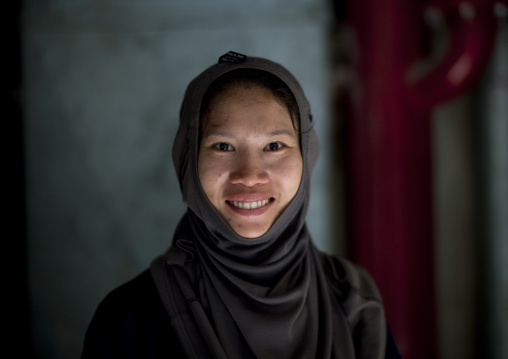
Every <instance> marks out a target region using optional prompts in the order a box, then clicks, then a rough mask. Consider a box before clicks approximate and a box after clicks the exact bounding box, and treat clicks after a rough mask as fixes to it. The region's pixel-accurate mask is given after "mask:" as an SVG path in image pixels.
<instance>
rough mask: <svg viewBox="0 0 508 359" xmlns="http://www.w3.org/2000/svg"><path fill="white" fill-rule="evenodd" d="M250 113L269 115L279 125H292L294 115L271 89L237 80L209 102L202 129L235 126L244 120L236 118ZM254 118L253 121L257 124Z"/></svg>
mask: <svg viewBox="0 0 508 359" xmlns="http://www.w3.org/2000/svg"><path fill="white" fill-rule="evenodd" d="M246 117H249V118H250V120H251V122H247V123H245V124H249V125H252V124H253V123H252V121H255V122H257V120H259V121H261V122H262V120H263V117H269V118H270V119H271V120H272V122H277V123H278V124H279V125H281V124H286V125H287V126H289V127H294V126H293V119H292V116H291V113H290V111H289V109H288V108H287V105H286V104H285V103H284V102H283V101H281V100H280V99H279V98H277V97H276V96H275V95H274V94H273V93H272V91H271V90H269V89H266V88H264V87H261V86H256V85H248V84H247V85H245V84H235V85H233V86H231V87H228V88H226V89H224V90H223V91H221V92H219V93H217V94H216V95H215V96H214V97H213V98H212V99H210V101H209V102H208V106H207V109H206V111H205V112H204V113H202V116H201V121H200V122H201V126H200V127H201V131H202V132H204V131H206V130H207V128H209V127H217V126H234V125H239V124H243V123H242V122H241V121H231V120H234V119H240V118H246ZM255 122H254V124H255Z"/></svg>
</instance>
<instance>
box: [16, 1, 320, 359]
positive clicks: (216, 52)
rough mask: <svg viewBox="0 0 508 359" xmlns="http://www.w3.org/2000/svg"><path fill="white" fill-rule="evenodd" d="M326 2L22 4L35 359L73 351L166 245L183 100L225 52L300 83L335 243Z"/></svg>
mask: <svg viewBox="0 0 508 359" xmlns="http://www.w3.org/2000/svg"><path fill="white" fill-rule="evenodd" d="M325 3H326V2H325V1H324V0H323V1H315V0H300V1H294V0H291V1H289V0H282V1H257V2H253V1H232V0H230V1H226V0H222V1H213V2H210V1H204V0H194V1H189V0H187V1H134V0H130V1H121V2H120V1H113V0H110V1H85V0H81V1H78V0H76V1H69V0H65V1H64V0H60V1H44V2H43V1H36V0H27V1H25V3H24V11H23V18H22V34H23V60H24V62H23V68H24V90H25V93H24V117H25V118H24V121H25V128H26V154H27V158H26V169H27V197H28V240H29V263H30V268H29V271H30V290H31V302H32V316H33V334H34V347H35V351H36V357H41V358H42V357H44V358H72V357H78V356H79V353H80V350H81V344H82V340H83V336H84V333H85V329H86V327H87V325H88V323H89V321H90V319H91V317H92V315H93V313H94V311H95V308H96V307H97V304H98V303H99V301H100V300H101V299H102V298H103V297H104V296H105V294H106V293H107V292H109V291H110V290H111V289H113V288H114V287H116V286H118V285H119V284H121V283H123V282H124V281H126V280H127V279H130V278H131V277H132V276H134V275H136V274H137V273H139V272H140V271H141V270H143V269H144V268H146V267H147V266H148V265H149V263H150V261H151V259H152V258H154V257H155V256H156V255H157V254H159V253H161V252H162V251H164V250H165V248H166V247H167V246H168V245H169V243H170V240H171V236H172V233H173V230H174V228H175V225H176V223H177V221H178V220H179V219H180V217H181V215H182V213H183V212H184V210H185V208H184V206H183V205H182V203H181V196H180V192H179V188H178V184H177V180H176V176H175V174H174V170H173V167H172V162H171V146H172V141H173V137H174V134H175V131H176V128H177V123H178V111H179V107H180V102H181V100H182V97H183V92H184V90H185V87H186V86H187V84H188V82H189V81H190V80H191V79H192V78H193V77H194V76H196V75H197V74H198V73H199V72H200V71H202V70H203V69H204V68H205V67H207V66H209V65H211V64H212V63H214V62H215V61H217V58H218V57H219V56H220V55H221V54H223V53H225V52H227V51H228V50H234V51H238V52H241V53H244V54H247V55H253V56H262V57H267V58H270V59H272V60H275V61H277V62H280V63H282V64H284V65H285V66H287V67H288V69H289V70H290V71H292V72H293V73H294V74H295V76H296V77H297V78H298V79H299V80H300V81H301V83H302V86H303V87H304V90H305V91H306V93H307V95H308V97H309V100H310V102H311V104H312V107H313V110H314V117H315V119H316V120H317V124H316V128H317V130H318V133H319V134H320V136H321V138H322V144H323V154H322V157H321V160H320V162H319V164H318V167H317V169H316V176H315V177H314V183H313V202H312V207H311V210H310V215H309V221H308V222H309V227H310V230H311V232H312V233H313V235H314V238H316V241H317V243H318V245H319V247H321V248H324V249H327V248H329V247H330V244H329V243H328V238H329V233H328V230H327V228H328V223H329V221H328V220H327V219H328V215H327V214H328V209H329V208H328V206H329V205H330V204H329V203H328V202H327V201H326V200H327V196H326V186H327V184H328V182H327V181H328V176H326V162H327V155H326V153H327V147H328V146H329V143H328V141H327V138H326V134H327V133H328V131H327V126H328V124H327V123H328V122H327V121H328V113H327V108H328V102H327V101H328V97H327V90H328V84H327V73H328V72H327V71H328V70H327V60H326V59H327V55H326V49H325V48H326V31H327V21H328V20H327V19H328V18H327V15H326V14H327V11H326V6H325V5H326V4H325Z"/></svg>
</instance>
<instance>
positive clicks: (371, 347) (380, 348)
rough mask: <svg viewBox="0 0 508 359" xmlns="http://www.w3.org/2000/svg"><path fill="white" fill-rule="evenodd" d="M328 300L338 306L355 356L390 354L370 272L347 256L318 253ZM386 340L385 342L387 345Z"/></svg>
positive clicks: (379, 305)
mask: <svg viewBox="0 0 508 359" xmlns="http://www.w3.org/2000/svg"><path fill="white" fill-rule="evenodd" d="M319 255H320V259H321V264H322V267H323V271H324V272H325V274H326V276H327V277H328V280H329V283H330V287H331V293H332V301H333V302H334V303H335V305H337V306H339V307H340V308H341V309H342V312H343V314H344V316H345V318H346V320H347V322H348V325H349V328H350V330H351V335H352V339H353V343H354V345H355V352H356V353H357V354H358V357H365V358H389V357H390V358H391V357H392V356H390V355H388V354H387V353H388V351H387V349H388V348H391V346H390V338H391V336H390V334H389V332H388V331H387V329H388V328H387V325H386V318H385V312H384V308H383V302H382V299H381V295H380V293H379V290H378V288H377V286H376V283H375V282H374V280H373V279H372V277H371V276H370V274H369V273H368V272H367V271H366V270H365V269H364V268H362V267H361V266H358V265H356V264H353V263H352V262H350V261H349V260H347V259H344V258H339V257H335V256H332V255H329V254H326V253H322V252H320V253H319ZM387 344H388V345H387Z"/></svg>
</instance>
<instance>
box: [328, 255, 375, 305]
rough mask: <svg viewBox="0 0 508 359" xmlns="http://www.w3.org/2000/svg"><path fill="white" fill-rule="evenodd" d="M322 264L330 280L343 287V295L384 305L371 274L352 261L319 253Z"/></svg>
mask: <svg viewBox="0 0 508 359" xmlns="http://www.w3.org/2000/svg"><path fill="white" fill-rule="evenodd" d="M319 256H320V259H321V264H322V266H323V270H324V271H325V273H326V275H327V276H328V278H329V279H330V280H331V281H332V282H334V283H335V284H337V285H339V286H341V287H342V288H341V289H342V292H345V291H347V293H342V294H343V295H350V294H351V295H355V296H358V297H361V298H363V299H365V300H369V301H374V302H379V303H382V298H381V294H380V292H379V290H378V287H377V285H376V282H375V281H374V279H373V278H372V277H371V275H370V274H369V272H367V270H365V269H364V268H363V267H361V266H359V265H357V264H354V263H352V262H351V261H349V260H347V259H345V258H341V257H336V256H333V255H331V254H327V253H324V252H319Z"/></svg>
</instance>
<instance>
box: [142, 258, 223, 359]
mask: <svg viewBox="0 0 508 359" xmlns="http://www.w3.org/2000/svg"><path fill="white" fill-rule="evenodd" d="M186 259H187V255H186V253H185V252H183V251H181V250H180V249H178V248H170V249H169V251H168V252H167V253H166V254H165V255H163V256H159V257H157V258H156V259H155V260H154V261H153V262H152V264H151V265H150V272H151V274H152V278H153V280H154V282H155V286H156V287H157V291H158V292H159V296H160V297H161V300H162V303H163V305H164V309H165V310H166V312H167V314H168V315H169V318H170V323H171V326H172V327H173V329H174V331H175V333H176V335H177V337H178V340H179V341H180V343H181V344H182V347H183V349H184V351H185V353H186V355H187V356H188V357H189V358H217V359H226V358H227V357H226V354H225V353H224V349H223V348H222V346H221V344H220V342H219V340H218V338H217V336H216V334H215V331H214V330H213V328H212V325H211V324H210V321H209V320H208V317H207V316H206V313H205V311H204V309H203V306H202V305H201V303H200V302H199V300H198V297H197V296H196V294H195V293H194V289H193V288H192V285H191V284H190V281H189V278H188V276H187V273H186V272H185V271H184V269H183V266H184V264H185V261H186Z"/></svg>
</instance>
